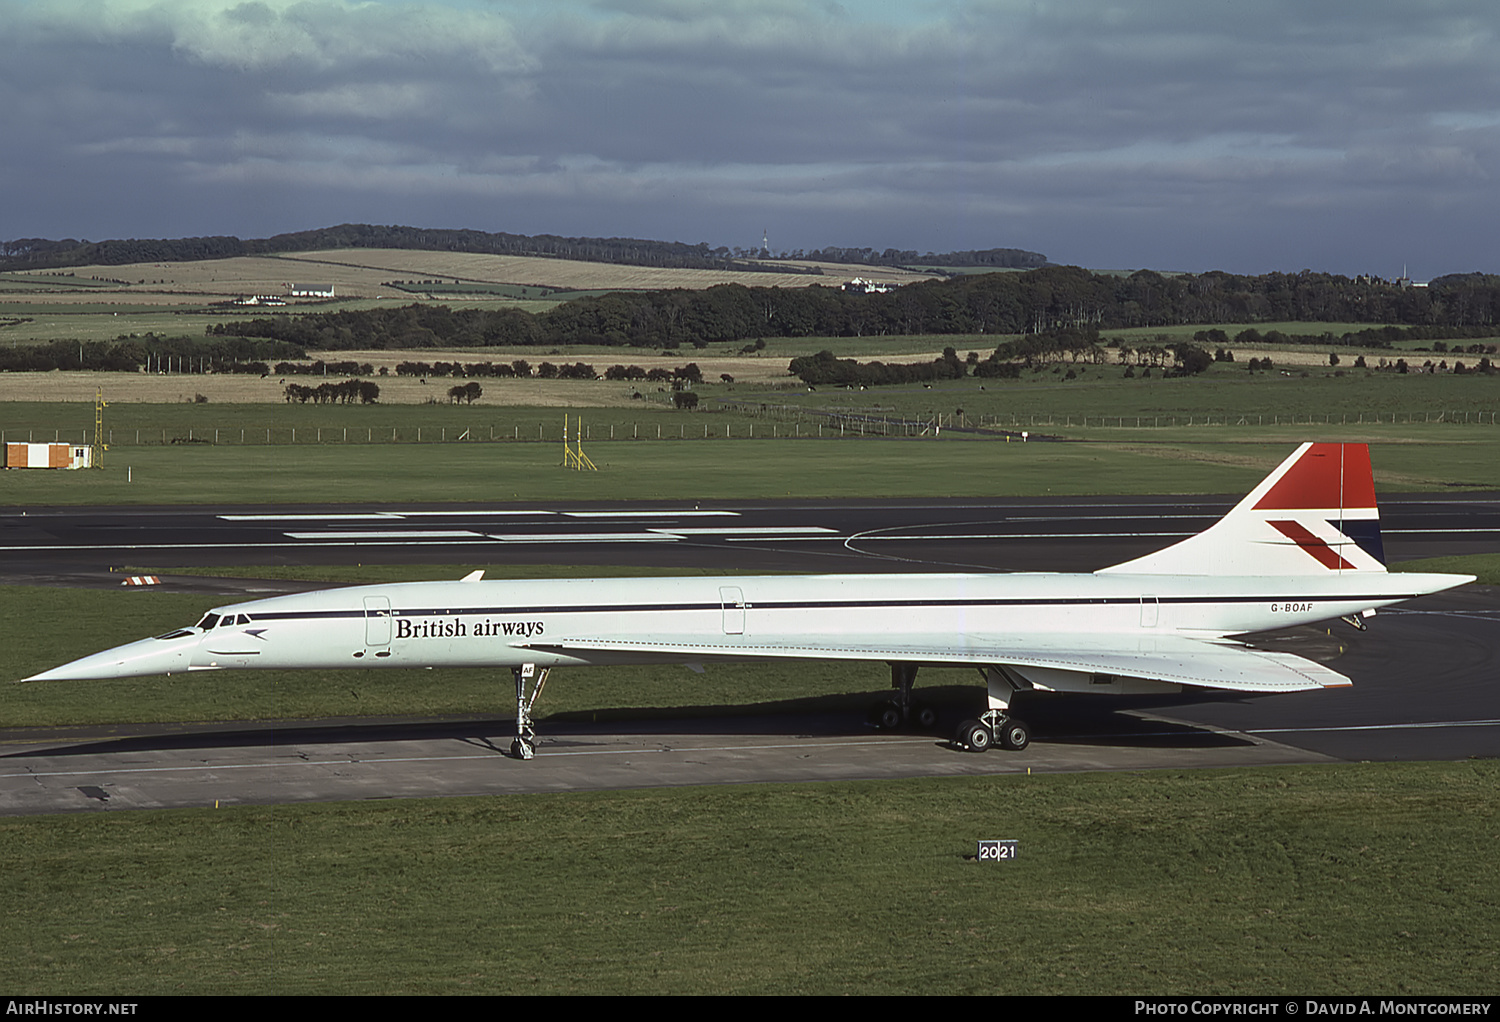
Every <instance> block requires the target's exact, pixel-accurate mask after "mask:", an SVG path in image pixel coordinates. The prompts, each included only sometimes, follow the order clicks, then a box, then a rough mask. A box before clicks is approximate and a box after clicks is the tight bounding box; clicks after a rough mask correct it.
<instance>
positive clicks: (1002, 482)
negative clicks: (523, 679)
mask: <svg viewBox="0 0 1500 1022" xmlns="http://www.w3.org/2000/svg"><path fill="white" fill-rule="evenodd" d="M560 432H561V423H560V422H559V423H558V426H557V430H556V434H560ZM1268 432H1270V431H1265V432H1261V433H1259V434H1257V435H1255V436H1246V437H1245V438H1244V440H1243V441H1239V442H1235V441H1225V440H1220V439H1218V438H1213V439H1205V440H1201V441H1200V440H1196V439H1194V440H1186V439H1178V440H1176V441H1175V442H1161V440H1160V438H1158V439H1157V442H1142V441H1135V440H1131V441H1126V442H1121V443H1109V442H1086V443H1085V442H1080V443H1069V444H1040V443H1032V444H1019V443H1012V444H1006V443H1004V442H999V441H993V440H984V441H979V440H946V439H945V440H938V441H934V440H931V439H927V440H875V439H865V440H855V439H845V440H827V439H825V440H821V441H820V440H806V439H804V440H792V441H788V440H781V441H773V440H764V441H762V440H754V441H752V440H723V439H718V440H703V439H701V438H700V439H697V440H693V441H691V442H688V441H671V442H667V441H656V440H651V441H640V442H635V443H631V442H627V441H623V440H621V441H615V442H614V443H609V442H607V441H605V442H594V443H592V444H588V445H585V449H586V452H587V453H588V454H589V456H590V457H591V458H592V459H593V460H594V462H596V463H597V464H598V466H599V469H600V470H599V471H598V472H583V473H580V472H570V471H566V470H564V469H563V468H562V467H561V464H562V445H561V444H560V443H558V442H552V443H545V444H543V443H503V444H502V443H495V444H489V443H475V444H470V443H462V444H460V443H449V444H349V445H347V446H344V445H335V444H322V445H318V444H307V445H299V446H297V447H287V446H281V447H266V446H246V447H237V446H218V447H215V446H212V445H205V444H200V445H185V446H182V447H173V446H167V447H161V446H156V447H139V448H135V447H132V448H121V449H117V450H112V451H110V452H109V454H108V455H106V458H107V459H108V460H107V465H106V467H105V468H104V469H103V470H102V471H96V470H89V471H79V472H40V471H8V472H5V473H4V474H3V475H0V499H3V501H4V502H5V503H6V504H9V505H12V506H26V505H46V504H162V503H205V502H208V503H221V502H222V503H243V504H257V503H321V502H335V503H338V502H384V501H528V502H539V503H549V502H558V501H570V500H616V499H625V500H689V501H693V500H749V499H763V498H789V497H795V498H820V497H872V498H873V497H950V496H955V497H985V496H1035V495H1046V494H1053V495H1075V494H1096V493H1222V494H1233V493H1243V492H1246V491H1248V490H1249V488H1250V487H1251V486H1253V485H1254V484H1255V483H1256V482H1258V481H1259V479H1260V478H1261V477H1262V476H1263V475H1264V474H1265V473H1266V472H1267V471H1269V470H1270V469H1271V468H1273V467H1274V466H1275V465H1276V464H1277V462H1279V461H1280V460H1281V459H1282V458H1283V457H1285V456H1286V455H1287V454H1289V453H1290V452H1291V450H1292V449H1293V447H1294V446H1295V445H1296V443H1297V442H1298V441H1300V440H1302V439H1305V438H1306V436H1307V435H1308V431H1307V430H1306V429H1296V428H1292V427H1283V428H1282V429H1281V430H1280V431H1278V432H1279V433H1280V435H1281V436H1282V437H1283V439H1280V440H1277V439H1274V438H1272V437H1270V436H1267V435H1266V434H1267V433H1268ZM1352 433H1353V431H1349V434H1352ZM556 434H554V436H555V435H556ZM1316 435H1317V436H1318V438H1320V439H1375V440H1376V441H1377V445H1376V451H1375V464H1376V483H1377V487H1378V488H1379V489H1380V490H1381V491H1383V492H1393V491H1400V490H1408V491H1409V490H1418V491H1429V490H1434V489H1453V488H1462V487H1478V488H1490V489H1493V488H1497V487H1500V436H1490V435H1489V434H1488V432H1486V433H1485V434H1484V436H1483V437H1478V436H1476V437H1473V438H1472V439H1468V440H1464V439H1452V438H1451V437H1450V436H1444V437H1441V438H1434V439H1433V440H1432V441H1429V442H1425V443H1414V442H1412V441H1411V440H1410V439H1409V438H1408V437H1402V439H1401V441H1400V442H1395V441H1393V442H1390V443H1380V442H1379V441H1380V436H1379V432H1378V431H1377V430H1374V429H1366V430H1365V431H1363V432H1362V433H1360V434H1358V435H1357V436H1355V435H1347V434H1346V435H1342V436H1341V435H1333V436H1329V435H1327V434H1326V433H1324V432H1322V431H1319V433H1317V434H1316Z"/></svg>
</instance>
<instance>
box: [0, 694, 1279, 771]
mask: <svg viewBox="0 0 1500 1022" xmlns="http://www.w3.org/2000/svg"><path fill="white" fill-rule="evenodd" d="M918 692H919V694H920V695H921V696H922V697H923V698H924V699H926V700H927V701H928V702H929V703H931V704H932V705H933V706H934V708H936V709H937V711H938V723H937V724H936V725H935V726H934V727H932V728H930V729H928V730H925V731H923V730H919V729H903V730H901V731H898V732H894V733H895V734H901V735H907V736H911V737H917V736H920V735H930V736H931V737H932V738H933V739H934V743H935V744H936V745H938V746H940V747H943V748H947V749H951V750H957V749H958V747H957V746H956V745H954V744H953V742H952V735H953V732H954V730H955V728H956V726H957V724H958V722H959V721H960V720H962V719H963V718H965V717H969V716H972V715H973V713H974V712H976V700H975V698H974V691H973V689H971V688H964V687H959V686H943V687H939V686H933V687H930V688H926V689H919V690H918ZM872 698H874V696H873V695H870V694H866V695H862V696H859V697H852V696H850V697H840V698H839V700H838V702H840V703H846V702H847V703H848V704H849V705H847V706H838V707H830V705H829V702H830V700H828V699H827V698H818V699H808V700H788V701H785V702H780V703H775V704H755V705H746V706H740V707H734V706H729V707H714V708H712V709H711V710H709V709H706V708H687V709H684V708H680V707H679V708H674V709H640V708H630V709H600V710H598V711H593V712H590V713H588V714H562V715H559V716H557V717H553V718H544V719H543V720H541V721H540V733H541V737H542V745H543V747H544V748H545V747H547V746H553V747H557V748H563V747H566V746H568V745H572V744H579V743H580V742H584V741H587V740H588V739H590V738H592V737H594V736H598V735H628V736H639V737H647V736H650V737H667V736H672V735H718V736H725V737H729V736H735V735H772V736H775V735H788V736H790V735H796V736H817V737H829V738H838V737H865V736H869V735H872V734H884V733H890V732H878V731H876V730H875V729H874V728H873V727H872V726H871V725H869V724H868V723H866V722H865V720H864V718H863V716H862V714H861V713H860V712H859V710H858V708H857V707H858V706H861V705H863V704H864V703H868V702H869V701H870V700H871V699H872ZM1227 698H1228V699H1229V701H1238V700H1237V699H1236V698H1235V697H1234V696H1232V695H1231V696H1228V697H1227ZM1195 701H1196V702H1202V701H1203V696H1202V695H1201V694H1200V695H1199V696H1198V697H1197V699H1196V700H1195ZM1174 703H1180V700H1174V699H1173V698H1172V697H1170V696H1118V697H1110V696H1089V697H1086V698H1070V697H1068V696H1066V695H1045V694H1033V695H1031V696H1029V697H1028V699H1027V701H1025V702H1022V701H1020V700H1018V701H1017V703H1016V706H1015V710H1016V713H1017V715H1018V716H1021V717H1022V718H1023V719H1025V720H1026V722H1027V723H1028V724H1029V725H1031V728H1032V740H1033V742H1039V743H1044V744H1048V745H1053V746H1063V745H1075V746H1118V747H1128V748H1138V749H1190V748H1198V749H1210V748H1231V747H1235V746H1249V745H1253V744H1254V743H1253V742H1251V741H1250V740H1249V739H1247V738H1244V737H1241V736H1237V735H1234V734H1230V733H1225V732H1222V731H1218V730H1214V729H1209V728H1204V727H1197V726H1193V725H1191V724H1186V723H1182V722H1178V721H1173V720H1163V719H1161V718H1159V717H1157V716H1155V715H1154V713H1153V711H1157V710H1160V711H1161V712H1164V713H1166V714H1167V715H1168V716H1170V714H1171V711H1170V707H1171V706H1172V705H1174ZM585 718H592V719H585ZM155 727H159V728H160V730H152V728H153V725H136V726H133V727H132V728H131V730H133V731H135V732H136V733H134V734H128V735H122V734H121V733H120V728H119V727H108V728H103V727H101V728H99V729H97V730H93V729H83V728H66V729H63V728H60V729H58V734H57V736H56V745H55V746H54V745H53V744H52V742H51V741H49V739H48V737H47V736H46V735H45V734H44V733H38V732H31V733H29V734H27V735H26V737H25V745H24V747H22V748H17V749H14V750H13V751H8V752H4V753H0V760H3V759H13V758H18V757H36V756H43V755H45V756H49V757H67V756H75V755H76V756H83V755H89V756H97V755H111V754H126V753H140V752H172V751H185V750H193V749H223V748H259V749H272V748H278V747H289V746H299V745H363V744H378V743H386V742H421V741H459V742H463V743H465V744H468V745H472V746H475V747H477V748H484V749H490V750H493V751H495V752H501V751H503V750H505V749H507V748H508V747H509V743H510V740H511V738H512V737H514V734H515V720H514V718H508V717H489V716H474V717H462V718H443V719H430V720H393V721H382V720H378V719H372V718H338V719H325V720H311V721H309V720H297V721H286V722H264V723H250V724H246V723H226V724H223V725H213V724H204V725H170V724H164V725H156V726H155ZM91 731H93V733H91Z"/></svg>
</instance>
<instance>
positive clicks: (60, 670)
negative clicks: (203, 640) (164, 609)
mask: <svg viewBox="0 0 1500 1022" xmlns="http://www.w3.org/2000/svg"><path fill="white" fill-rule="evenodd" d="M200 637H201V633H199V632H196V631H192V632H189V633H188V634H186V635H173V636H172V637H171V638H161V639H142V640H141V641H139V642H129V643H126V644H125V645H123V646H116V647H115V648H114V649H107V650H105V651H104V652H103V653H95V654H94V655H93V656H86V657H84V658H83V659H81V660H74V661H73V662H72V663H67V664H63V665H62V666H61V667H54V668H52V670H50V671H43V672H42V673H41V674H33V675H32V676H31V677H29V678H22V679H21V680H22V681H101V680H105V679H108V678H143V677H148V676H150V675H153V674H175V673H176V672H178V671H186V670H187V669H188V667H189V666H191V664H192V658H193V651H194V650H196V649H197V648H198V640H199V638H200Z"/></svg>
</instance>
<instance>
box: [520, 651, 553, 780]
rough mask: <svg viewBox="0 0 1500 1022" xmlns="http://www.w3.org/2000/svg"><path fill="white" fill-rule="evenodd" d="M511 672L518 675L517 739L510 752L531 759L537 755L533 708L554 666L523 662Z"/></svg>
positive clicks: (521, 757)
mask: <svg viewBox="0 0 1500 1022" xmlns="http://www.w3.org/2000/svg"><path fill="white" fill-rule="evenodd" d="M511 673H512V674H514V675H515V676H516V739H515V741H513V742H511V743H510V754H511V755H512V756H514V757H516V759H531V758H532V757H533V756H535V755H536V727H535V726H534V725H533V724H532V722H531V708H532V707H533V706H535V705H536V699H537V696H539V695H541V694H542V686H544V685H546V684H547V675H548V674H550V673H552V668H550V667H543V668H542V669H541V670H537V667H536V664H522V665H520V666H519V667H512V668H511ZM528 687H529V690H530V691H529V692H528Z"/></svg>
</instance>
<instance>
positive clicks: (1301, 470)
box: [1101, 443, 1385, 575]
mask: <svg viewBox="0 0 1500 1022" xmlns="http://www.w3.org/2000/svg"><path fill="white" fill-rule="evenodd" d="M1101 571H1102V572H1112V573H1120V574H1138V575H1144V574H1152V575H1321V574H1325V573H1327V572H1330V571H1334V572H1346V571H1381V572H1383V571H1385V550H1384V548H1383V547H1382V545H1381V542H1380V511H1379V510H1378V509H1377V508H1376V506H1375V477H1374V475H1373V473H1372V472H1371V470H1370V449H1369V447H1367V446H1366V445H1365V444H1314V443H1306V444H1303V445H1302V446H1301V447H1299V448H1297V451H1296V453H1294V454H1293V455H1292V456H1291V457H1290V458H1287V459H1286V460H1285V461H1283V462H1282V463H1281V464H1280V465H1279V466H1277V468H1276V470H1275V471H1274V472H1272V473H1271V474H1270V475H1268V476H1266V478H1265V479H1263V480H1262V481H1261V484H1260V485H1259V486H1257V487H1256V488H1255V489H1253V490H1251V491H1250V495H1249V496H1248V497H1246V498H1245V499H1244V500H1242V501H1240V502H1239V503H1238V504H1236V505H1235V507H1234V510H1232V511H1230V512H1229V513H1228V514H1227V515H1225V516H1224V517H1223V518H1221V519H1219V520H1218V521H1217V522H1216V523H1214V525H1212V526H1210V527H1209V528H1208V529H1206V530H1204V531H1203V532H1200V533H1198V535H1196V536H1191V537H1189V538H1188V539H1185V540H1183V541H1182V542H1180V543H1176V544H1174V545H1172V546H1169V547H1167V548H1166V549H1165V550H1158V551H1157V552H1156V553H1154V554H1147V555H1146V556H1145V557H1138V558H1136V559H1135V560H1133V561H1126V562H1124V563H1123V564H1116V565H1113V566H1112V567H1108V568H1103V569H1101Z"/></svg>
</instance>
